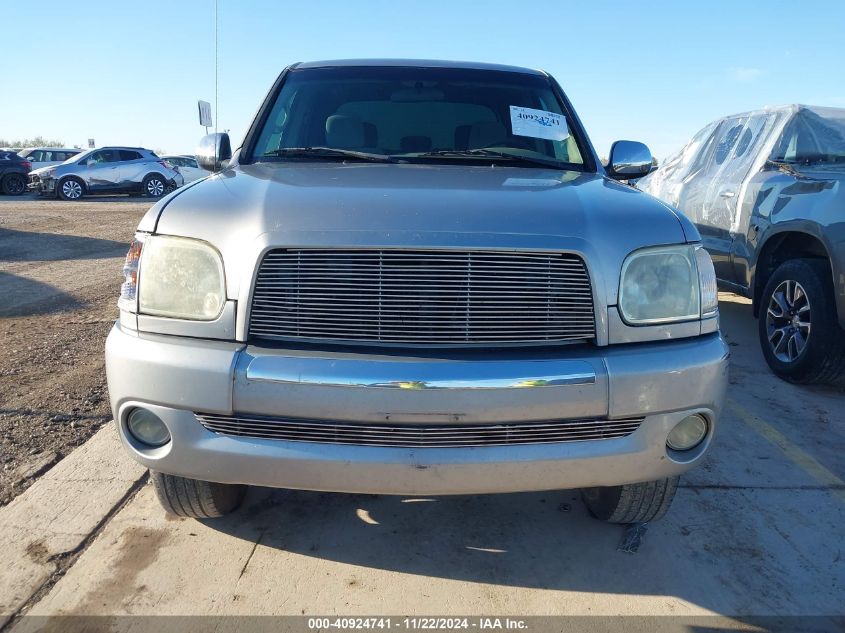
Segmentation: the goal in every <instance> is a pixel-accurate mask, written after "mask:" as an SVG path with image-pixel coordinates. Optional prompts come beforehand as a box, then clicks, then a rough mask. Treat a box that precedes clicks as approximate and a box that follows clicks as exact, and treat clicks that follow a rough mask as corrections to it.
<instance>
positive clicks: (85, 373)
mask: <svg viewBox="0 0 845 633" xmlns="http://www.w3.org/2000/svg"><path fill="white" fill-rule="evenodd" d="M150 204H151V203H150V201H149V200H144V199H140V198H127V197H110V198H100V199H95V200H91V201H87V202H78V203H70V202H59V201H56V200H41V199H38V198H33V197H32V196H21V197H9V196H0V334H2V340H3V344H2V345H0V429H2V435H0V462H2V467H0V506H2V505H5V504H6V503H8V502H9V501H10V500H11V499H12V498H13V497H14V496H15V495H17V494H20V492H21V491H22V490H24V489H25V488H26V487H27V486H28V485H29V484H30V483H31V482H32V481H33V479H34V478H35V477H36V476H37V475H38V474H39V473H40V472H43V471H44V470H45V469H47V468H49V467H50V466H51V465H52V464H54V463H55V462H56V461H58V460H59V459H61V458H62V457H63V456H65V455H66V454H67V453H68V452H69V451H71V450H73V448H74V447H75V446H78V445H79V444H81V443H82V442H84V441H85V440H87V439H88V438H89V437H90V436H91V435H92V434H93V433H94V432H95V431H96V430H97V429H98V428H99V427H100V426H102V425H103V424H104V423H105V422H107V421H108V420H110V419H111V415H110V414H109V407H108V397H107V394H106V385H105V374H104V371H103V354H102V349H103V341H104V340H105V336H106V334H107V333H108V330H109V328H110V327H111V323H113V321H114V319H115V317H116V316H117V305H116V302H117V293H118V291H119V288H120V284H121V281H122V279H121V276H120V275H121V270H120V269H121V266H122V263H123V257H124V256H125V255H126V250H127V245H128V243H129V241H131V239H132V235H133V232H134V230H135V227H136V226H137V224H138V220H139V219H140V218H141V216H142V215H143V214H144V212H145V211H146V210H147V209H148V208H149V207H150Z"/></svg>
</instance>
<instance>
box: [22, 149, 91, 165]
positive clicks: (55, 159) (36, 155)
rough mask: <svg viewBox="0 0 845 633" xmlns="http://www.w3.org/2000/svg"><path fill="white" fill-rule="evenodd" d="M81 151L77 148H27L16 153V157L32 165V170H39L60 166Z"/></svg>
mask: <svg viewBox="0 0 845 633" xmlns="http://www.w3.org/2000/svg"><path fill="white" fill-rule="evenodd" d="M81 151H82V150H81V149H79V148H78V147H27V148H26V149H22V150H20V151H18V155H19V156H23V158H24V159H25V160H28V161H29V162H30V163H32V169H40V168H41V167H50V166H52V165H61V164H62V163H63V162H65V161H66V160H68V159H70V158H73V157H74V156H76V155H77V154H79V153H80V152H81Z"/></svg>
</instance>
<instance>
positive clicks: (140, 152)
mask: <svg viewBox="0 0 845 633" xmlns="http://www.w3.org/2000/svg"><path fill="white" fill-rule="evenodd" d="M183 184H184V178H183V177H182V174H180V173H179V170H178V169H175V168H174V167H173V166H172V165H170V164H169V163H168V162H167V161H164V160H162V159H161V158H159V157H158V156H156V154H155V152H152V151H150V150H148V149H144V148H143V147H101V148H99V149H91V150H88V151H86V152H82V153H81V154H77V155H76V156H74V157H73V158H71V159H70V160H67V161H65V162H64V163H62V164H60V165H55V166H52V167H44V168H42V169H36V170H35V171H33V172H32V173H30V175H29V188H30V189H32V190H35V191H37V192H39V193H40V194H42V195H56V196H58V197H59V198H61V199H62V200H79V199H80V198H81V197H82V196H84V195H87V194H97V193H137V194H143V195H146V196H150V197H152V198H160V197H161V196H163V195H164V194H165V193H167V192H168V191H171V190H173V189H175V188H177V187H181V186H182V185H183Z"/></svg>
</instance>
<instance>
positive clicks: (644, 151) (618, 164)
mask: <svg viewBox="0 0 845 633" xmlns="http://www.w3.org/2000/svg"><path fill="white" fill-rule="evenodd" d="M651 162H652V159H651V152H650V151H649V149H648V147H646V146H645V145H643V144H642V143H637V142H636V141H616V142H615V143H614V144H613V145H612V146H611V148H610V158H609V159H608V161H607V175H608V176H609V177H611V178H613V179H614V180H632V179H634V178H642V177H643V176H645V175H647V174H648V173H649V172H650V171H651Z"/></svg>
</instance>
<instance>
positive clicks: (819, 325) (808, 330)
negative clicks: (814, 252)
mask: <svg viewBox="0 0 845 633" xmlns="http://www.w3.org/2000/svg"><path fill="white" fill-rule="evenodd" d="M757 330H758V334H759V336H760V346H761V347H762V349H763V356H764V357H765V359H766V362H767V363H768V365H769V367H770V368H771V370H772V371H773V372H774V373H775V375H777V376H778V377H780V378H783V379H784V380H788V381H789V382H794V383H798V384H808V383H819V382H822V383H823V382H833V381H834V380H836V379H837V378H838V377H839V376H840V375H842V372H843V371H845V331H843V330H842V328H840V327H839V323H838V322H837V319H836V305H835V303H834V293H833V280H832V279H831V274H830V265H829V264H828V262H827V261H826V260H821V259H792V260H789V261H787V262H784V263H783V264H781V265H780V266H778V268H777V270H775V272H774V273H773V274H772V276H771V277H770V278H769V281H768V282H767V283H766V287H765V288H764V290H763V295H762V297H761V299H760V317H759V319H758V323H757Z"/></svg>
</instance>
